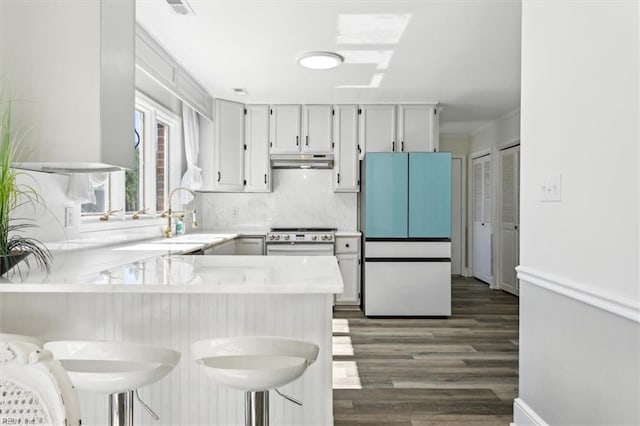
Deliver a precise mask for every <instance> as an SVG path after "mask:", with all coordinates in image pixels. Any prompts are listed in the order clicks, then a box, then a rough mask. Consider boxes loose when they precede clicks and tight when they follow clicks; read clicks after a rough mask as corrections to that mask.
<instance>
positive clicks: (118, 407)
mask: <svg viewBox="0 0 640 426" xmlns="http://www.w3.org/2000/svg"><path fill="white" fill-rule="evenodd" d="M109 426H133V391H127V392H122V393H112V394H109Z"/></svg>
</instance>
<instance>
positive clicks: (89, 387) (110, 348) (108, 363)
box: [44, 340, 180, 426]
mask: <svg viewBox="0 0 640 426" xmlns="http://www.w3.org/2000/svg"><path fill="white" fill-rule="evenodd" d="M44 347H45V349H47V350H50V351H51V352H52V353H53V355H54V357H55V358H56V359H58V360H59V361H60V362H61V363H62V366H63V367H64V368H65V369H66V370H67V372H68V373H69V377H70V378H71V381H72V382H73V384H74V385H75V387H76V388H77V389H81V390H86V391H94V392H104V393H108V394H109V425H110V426H133V399H134V398H133V397H134V392H135V394H136V397H137V398H138V401H140V403H141V404H142V406H143V407H144V408H145V410H146V411H147V412H148V413H149V414H151V415H152V416H153V417H154V418H155V419H156V420H157V419H158V416H157V415H156V414H155V413H154V412H153V410H151V408H150V407H149V406H148V405H146V404H145V403H144V402H143V401H142V400H141V399H140V397H139V396H138V393H137V392H138V391H137V390H138V389H139V388H141V387H142V386H145V385H148V384H151V383H154V382H156V381H158V380H160V379H161V378H163V377H164V376H165V375H167V374H168V373H169V372H170V371H171V370H172V369H173V368H174V367H175V366H176V364H177V363H178V361H179V360H180V353H179V352H176V351H174V350H171V349H165V348H159V347H155V346H148V345H141V344H136V343H127V342H105V341H73V340H68V341H56V342H47V343H45V345H44Z"/></svg>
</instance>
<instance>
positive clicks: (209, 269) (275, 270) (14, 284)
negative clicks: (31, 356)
mask: <svg viewBox="0 0 640 426" xmlns="http://www.w3.org/2000/svg"><path fill="white" fill-rule="evenodd" d="M9 277H10V278H8V279H7V278H2V279H0V293H31V292H37V293H113V292H116V293H225V294H231V293H234V294H237V293H244V294H246V293H251V294H274V293H281V294H319V293H324V294H332V293H341V292H342V291H343V289H344V287H343V283H342V277H341V275H340V269H339V267H338V263H337V261H336V258H335V257H333V256H309V257H305V256H167V255H156V256H152V257H148V258H146V259H138V260H130V261H123V262H122V263H121V264H120V265H119V266H116V267H111V268H108V269H100V268H96V269H95V270H94V271H93V272H90V273H77V271H73V268H69V271H66V272H65V271H58V272H57V273H52V274H51V275H49V276H44V275H42V274H33V273H31V274H28V275H26V276H23V277H20V276H19V275H18V274H11V275H9Z"/></svg>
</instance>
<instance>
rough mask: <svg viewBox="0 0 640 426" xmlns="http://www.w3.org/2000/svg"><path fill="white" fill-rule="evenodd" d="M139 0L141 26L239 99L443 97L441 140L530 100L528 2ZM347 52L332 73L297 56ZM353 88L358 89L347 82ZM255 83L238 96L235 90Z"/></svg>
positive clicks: (206, 81)
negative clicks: (180, 11) (172, 2)
mask: <svg viewBox="0 0 640 426" xmlns="http://www.w3.org/2000/svg"><path fill="white" fill-rule="evenodd" d="M190 4H191V6H192V8H193V10H194V11H195V15H190V16H181V15H177V14H175V13H174V12H173V11H172V10H171V8H170V7H169V6H168V5H167V3H166V1H165V0H137V4H136V7H137V12H136V13H137V19H138V21H139V22H140V24H141V25H142V26H144V27H145V28H146V29H147V30H148V31H149V32H150V33H151V34H152V35H153V36H154V37H155V38H156V39H157V40H158V42H160V43H161V44H162V45H163V46H165V48H166V49H167V50H168V51H169V52H171V54H172V55H173V56H174V57H175V58H176V60H178V62H180V63H181V64H182V65H183V66H184V67H185V68H186V69H187V70H189V72H190V73H191V74H192V75H193V76H194V77H195V78H196V79H198V80H199V81H200V82H201V83H202V84H203V85H204V86H205V87H206V88H207V89H208V90H209V92H210V93H211V95H213V96H214V97H220V98H225V99H231V100H237V101H240V102H251V103H257V102H265V103H282V102H288V103H348V102H351V103H366V102H420V101H438V102H440V103H441V104H442V105H443V106H444V110H443V112H442V115H441V130H442V132H443V133H469V132H471V131H473V130H475V129H477V128H478V127H480V126H481V125H482V124H484V123H486V122H487V121H490V120H494V119H496V118H498V117H500V116H502V115H504V114H506V113H508V112H509V111H511V110H513V109H515V108H517V107H518V106H519V105H520V10H521V2H520V1H519V0H414V1H404V0H396V1H317V0H298V1H289V0H277V1H276V0H274V1H255V0H254V1H246V0H232V1H213V0H190ZM311 50H324V51H334V52H339V53H341V54H342V55H343V56H344V57H345V58H346V61H345V63H344V64H343V65H342V66H340V67H338V68H335V69H332V70H324V71H319V70H308V69H305V68H302V67H301V66H299V65H298V64H297V62H296V59H297V57H298V56H299V55H301V54H302V53H304V52H307V51H311ZM340 86H352V87H340ZM236 87H242V88H245V89H246V90H247V91H248V93H249V95H248V96H238V95H235V94H234V93H233V91H232V89H233V88H236Z"/></svg>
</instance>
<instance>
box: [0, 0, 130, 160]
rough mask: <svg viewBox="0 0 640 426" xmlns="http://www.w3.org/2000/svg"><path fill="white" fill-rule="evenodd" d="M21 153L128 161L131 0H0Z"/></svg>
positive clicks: (0, 34) (1, 59) (4, 63)
mask: <svg viewBox="0 0 640 426" xmlns="http://www.w3.org/2000/svg"><path fill="white" fill-rule="evenodd" d="M1 8H2V13H1V14H0V40H3V43H2V49H0V55H1V56H0V64H1V66H0V68H2V69H1V70H0V75H1V76H2V78H3V79H4V82H5V83H6V84H7V88H8V90H9V91H10V94H11V97H12V99H16V100H18V99H19V100H20V102H19V103H18V102H16V103H14V108H13V111H12V114H13V115H12V119H13V128H14V129H15V130H16V131H20V132H23V133H24V134H25V137H24V138H23V144H22V146H21V148H22V149H21V152H22V154H23V155H22V156H21V157H20V158H19V159H20V160H21V161H34V162H64V163H69V162H74V163H80V162H85V163H86V162H89V163H104V164H109V165H115V166H121V167H132V166H133V157H134V156H133V151H134V149H133V140H134V131H133V129H134V123H133V118H134V114H133V113H134V97H135V95H134V90H135V87H134V72H135V60H134V58H135V52H134V40H135V2H133V1H85V2H46V1H37V2H21V1H15V2H12V1H9V2H2V6H1Z"/></svg>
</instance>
